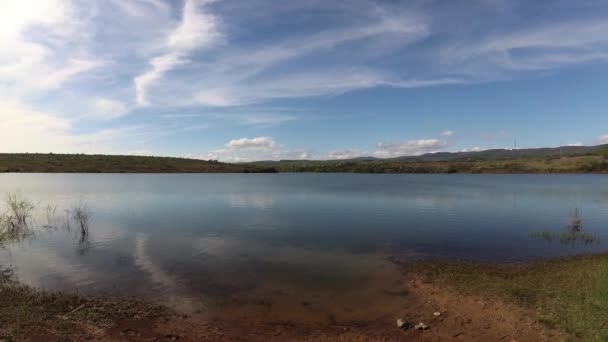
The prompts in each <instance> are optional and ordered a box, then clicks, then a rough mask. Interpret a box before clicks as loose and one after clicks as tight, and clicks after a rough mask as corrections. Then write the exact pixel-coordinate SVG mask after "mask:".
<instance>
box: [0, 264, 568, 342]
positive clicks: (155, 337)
mask: <svg viewBox="0 0 608 342" xmlns="http://www.w3.org/2000/svg"><path fill="white" fill-rule="evenodd" d="M397 266H398V267H400V268H401V270H402V282H401V283H400V285H399V286H398V290H396V291H395V292H394V293H391V295H392V296H394V297H395V302H398V303H399V305H395V306H387V307H386V310H385V312H379V311H378V310H379V308H378V307H370V308H371V309H372V310H375V311H374V312H376V311H378V312H379V313H375V314H374V315H371V316H369V317H373V318H370V319H361V318H357V315H353V316H352V318H349V316H348V315H345V316H340V317H316V316H315V315H316V313H315V311H314V308H311V309H310V310H309V311H310V312H309V314H308V315H305V316H304V317H299V315H301V314H302V312H304V311H305V310H306V307H307V306H310V305H311V303H299V307H298V308H290V307H289V306H287V305H268V304H264V303H260V304H259V305H258V306H257V307H255V306H253V307H247V311H244V310H231V309H229V308H226V309H224V308H213V309H209V310H207V311H204V312H200V313H195V314H189V315H182V314H179V313H176V312H174V311H172V310H169V309H167V308H163V307H159V306H155V305H150V304H146V303H143V302H140V301H137V300H133V299H124V298H121V299H118V298H93V297H79V296H71V295H63V294H49V293H44V292H39V291H35V290H32V289H30V288H28V287H26V286H23V285H19V284H16V283H14V282H2V285H1V286H0V298H2V308H1V309H0V310H1V313H2V315H1V317H2V318H1V320H2V322H1V328H0V335H1V336H2V338H4V339H7V340H15V341H21V340H31V341H36V340H40V338H41V337H42V336H44V337H45V340H66V339H67V340H74V341H80V340H100V341H101V340H103V341H176V340H177V341H446V340H447V341H503V340H504V341H511V340H516V341H559V340H564V337H563V335H562V334H561V333H559V332H557V331H556V330H551V329H548V328H547V327H546V326H545V325H543V324H542V323H539V322H538V321H537V320H536V319H535V317H536V315H537V313H536V312H534V309H532V308H530V307H524V306H521V305H517V304H515V303H510V302H508V301H505V300H503V298H501V297H500V296H485V295H478V296H477V295H470V294H466V293H464V292H462V291H458V290H456V289H453V288H451V287H449V286H445V284H444V283H443V282H442V281H439V280H437V282H435V281H434V280H433V278H432V277H430V276H429V274H423V273H420V272H418V271H414V269H413V268H408V267H407V266H406V265H397ZM408 269H409V270H410V271H408ZM338 304H339V303H338ZM353 305H356V303H353ZM303 308H304V309H303ZM294 309H295V310H294ZM303 310H304V311H303ZM293 311H296V312H300V314H299V315H294V314H293ZM435 312H438V313H440V314H439V315H438V316H437V315H435V314H434V313H435ZM314 318H316V319H314ZM399 318H401V319H403V320H405V321H406V322H408V323H410V324H411V326H410V327H409V328H407V329H400V328H398V327H397V325H396V321H397V319H399ZM419 322H424V323H425V324H426V325H428V329H425V330H416V329H414V327H413V325H414V324H416V323H419Z"/></svg>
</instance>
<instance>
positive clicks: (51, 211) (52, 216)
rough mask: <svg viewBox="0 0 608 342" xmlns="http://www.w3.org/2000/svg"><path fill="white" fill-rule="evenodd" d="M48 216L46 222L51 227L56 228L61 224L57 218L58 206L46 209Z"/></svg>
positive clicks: (48, 206) (48, 205) (49, 206)
mask: <svg viewBox="0 0 608 342" xmlns="http://www.w3.org/2000/svg"><path fill="white" fill-rule="evenodd" d="M44 209H45V214H46V222H47V225H48V226H49V227H55V226H57V225H58V223H59V218H58V217H57V205H50V204H47V206H46V207H45V208H44Z"/></svg>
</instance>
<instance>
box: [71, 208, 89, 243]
mask: <svg viewBox="0 0 608 342" xmlns="http://www.w3.org/2000/svg"><path fill="white" fill-rule="evenodd" d="M70 213H71V214H72V219H73V220H74V221H76V223H77V224H78V227H79V228H80V239H81V240H84V239H86V237H87V235H88V234H89V220H90V219H91V216H92V213H91V210H90V209H89V207H88V206H87V205H86V204H85V203H80V204H78V205H76V206H74V207H73V208H72V210H71V211H70Z"/></svg>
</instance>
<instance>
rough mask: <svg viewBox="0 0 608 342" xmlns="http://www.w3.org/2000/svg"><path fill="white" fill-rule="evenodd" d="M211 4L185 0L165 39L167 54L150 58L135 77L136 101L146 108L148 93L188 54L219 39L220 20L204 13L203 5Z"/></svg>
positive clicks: (185, 62) (181, 62) (186, 61)
mask: <svg viewBox="0 0 608 342" xmlns="http://www.w3.org/2000/svg"><path fill="white" fill-rule="evenodd" d="M210 2H211V1H204V0H202V1H201V0H186V1H185V2H184V7H183V11H182V19H181V22H180V23H179V25H178V26H177V27H176V28H175V29H174V30H173V31H171V32H170V33H169V34H168V36H167V43H166V49H167V52H166V53H164V54H162V55H160V56H156V57H154V58H152V59H151V61H150V65H151V68H150V69H149V70H148V71H146V72H144V73H143V74H141V75H138V76H136V77H135V78H134V84H135V91H136V101H137V104H139V105H142V106H143V105H149V104H150V101H149V99H148V94H147V93H148V90H149V88H150V87H152V86H153V85H154V84H155V83H156V82H157V81H159V80H161V79H162V78H163V77H164V76H165V74H166V73H167V72H169V71H171V70H173V69H174V68H175V67H176V66H178V65H181V64H187V63H189V62H190V61H189V60H188V59H187V56H188V54H189V53H190V52H192V51H194V50H197V49H201V48H203V47H206V46H209V45H212V44H213V43H215V42H216V41H217V40H219V38H220V37H221V34H220V33H219V29H218V22H219V19H218V18H217V17H215V16H213V15H211V14H208V13H206V12H205V11H204V10H205V6H206V5H207V4H208V3H210Z"/></svg>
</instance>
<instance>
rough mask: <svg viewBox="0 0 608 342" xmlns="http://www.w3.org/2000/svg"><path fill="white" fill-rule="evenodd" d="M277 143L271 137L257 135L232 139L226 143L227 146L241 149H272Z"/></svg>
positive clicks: (232, 148)
mask: <svg viewBox="0 0 608 342" xmlns="http://www.w3.org/2000/svg"><path fill="white" fill-rule="evenodd" d="M276 145H277V144H276V142H275V141H274V139H272V138H271V137H257V138H252V139H249V138H241V139H234V140H230V141H229V142H228V143H227V144H226V148H228V149H231V150H240V151H270V150H272V149H274V148H275V147H276Z"/></svg>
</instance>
